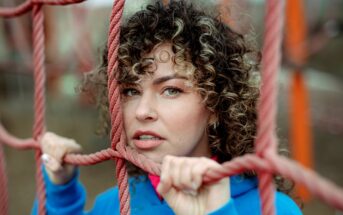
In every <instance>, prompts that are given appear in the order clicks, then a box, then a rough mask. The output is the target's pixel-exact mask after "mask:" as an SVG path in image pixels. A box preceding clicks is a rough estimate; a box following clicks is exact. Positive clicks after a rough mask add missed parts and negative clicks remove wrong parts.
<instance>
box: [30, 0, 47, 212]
mask: <svg viewBox="0 0 343 215" xmlns="http://www.w3.org/2000/svg"><path fill="white" fill-rule="evenodd" d="M32 14H33V62H34V82H35V89H34V111H35V119H34V127H33V138H34V139H35V140H37V139H38V138H39V135H41V134H42V133H43V131H44V128H45V124H44V123H45V119H44V117H45V88H44V87H45V68H44V60H45V56H44V26H43V25H44V14H43V10H42V4H35V5H34V6H33V10H32ZM40 156H41V150H40V149H38V150H36V154H35V159H36V183H37V185H36V186H37V188H36V190H37V191H36V192H37V195H38V196H37V197H38V203H39V208H38V213H39V215H44V214H45V187H44V181H43V175H42V170H41V160H40Z"/></svg>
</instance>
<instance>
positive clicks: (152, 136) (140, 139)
mask: <svg viewBox="0 0 343 215" xmlns="http://www.w3.org/2000/svg"><path fill="white" fill-rule="evenodd" d="M164 140H165V139H164V138H163V137H161V136H160V135H159V134H156V133H155V132H152V131H136V132H135V134H134V135H133V143H134V145H135V146H136V147H137V148H138V149H143V150H148V149H152V148H155V147H157V146H159V145H161V144H162V143H163V141H164Z"/></svg>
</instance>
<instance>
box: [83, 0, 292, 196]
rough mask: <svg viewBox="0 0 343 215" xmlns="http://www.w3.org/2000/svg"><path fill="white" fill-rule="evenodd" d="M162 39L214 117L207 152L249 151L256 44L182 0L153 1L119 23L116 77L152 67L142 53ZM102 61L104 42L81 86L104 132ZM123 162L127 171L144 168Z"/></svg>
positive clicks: (282, 185)
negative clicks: (91, 94)
mask: <svg viewBox="0 0 343 215" xmlns="http://www.w3.org/2000/svg"><path fill="white" fill-rule="evenodd" d="M163 43H169V44H171V46H172V50H173V52H174V58H173V61H174V65H175V70H176V72H183V73H186V75H188V77H189V79H190V81H191V82H192V84H193V86H194V87H195V89H196V90H197V91H198V92H199V93H200V95H201V96H202V98H203V101H204V102H205V104H206V106H207V108H208V109H209V110H211V111H212V112H213V113H215V114H216V122H213V123H212V124H210V125H209V126H208V133H209V143H210V148H211V151H212V154H213V155H216V156H217V157H218V161H219V162H220V163H222V162H225V161H230V160H231V159H233V158H235V157H238V156H241V155H244V154H246V153H252V152H253V151H254V140H255V135H256V121H257V110H256V104H257V100H258V97H259V73H258V66H259V63H260V58H261V55H260V53H259V52H258V51H257V50H256V49H255V46H254V45H252V43H250V41H249V40H247V38H246V37H244V36H243V35H241V34H239V33H237V32H234V31H233V30H232V29H231V28H230V27H229V26H227V25H226V24H224V23H223V22H222V21H221V20H220V17H219V16H217V17H215V16H211V15H209V14H207V13H206V12H204V10H197V9H196V7H195V6H194V5H192V4H188V3H185V2H184V1H182V0H178V1H172V2H171V3H170V4H169V5H167V6H164V5H163V4H162V3H161V2H160V1H157V2H155V3H154V4H149V5H148V6H147V7H146V9H143V10H141V11H138V12H137V13H135V14H134V15H132V16H131V17H129V18H128V19H127V20H125V21H124V22H123V24H122V26H121V34H120V46H119V55H118V58H119V59H118V60H119V67H118V71H117V73H116V77H117V80H118V83H119V84H124V83H132V82H137V81H139V80H140V78H141V77H142V76H144V75H145V74H146V73H149V72H151V70H148V69H147V67H148V66H149V64H146V63H145V62H142V57H143V56H144V55H146V54H148V53H150V52H151V51H153V49H154V48H155V47H156V46H158V45H160V44H163ZM107 65H108V59H107V48H105V49H104V52H103V57H102V63H101V65H100V67H99V68H98V69H97V70H95V71H93V72H91V73H89V74H87V75H86V76H85V79H84V84H83V87H82V89H83V90H84V91H88V92H95V94H94V95H95V96H96V100H97V104H98V108H99V109H100V122H101V124H100V125H101V127H100V129H99V133H100V134H108V132H109V128H110V122H109V115H108V114H109V113H108V96H107ZM185 68H187V69H185ZM189 68H190V69H189ZM113 72H114V71H113ZM128 164H129V166H130V167H131V168H130V172H129V173H131V175H137V174H142V173H143V172H142V171H141V170H139V169H137V168H135V167H133V168H132V166H131V165H130V163H128ZM245 175H247V176H252V175H255V174H254V172H247V173H245ZM275 182H276V184H277V187H278V190H281V191H283V192H285V193H288V194H289V193H290V192H291V190H292V188H293V183H292V182H290V181H288V180H285V179H284V178H282V177H280V176H276V177H275Z"/></svg>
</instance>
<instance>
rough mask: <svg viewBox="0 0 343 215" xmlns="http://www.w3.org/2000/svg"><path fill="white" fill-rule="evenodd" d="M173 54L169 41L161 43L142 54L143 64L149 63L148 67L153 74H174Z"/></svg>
mask: <svg viewBox="0 0 343 215" xmlns="http://www.w3.org/2000/svg"><path fill="white" fill-rule="evenodd" d="M174 57H175V54H174V52H173V50H172V46H171V44H170V43H162V44H159V45H157V46H156V47H154V49H153V50H152V51H151V52H150V53H148V54H145V55H143V57H142V62H143V64H149V67H150V68H149V69H150V70H151V71H152V73H151V74H152V75H153V76H163V75H171V74H175V73H176V71H175V59H174Z"/></svg>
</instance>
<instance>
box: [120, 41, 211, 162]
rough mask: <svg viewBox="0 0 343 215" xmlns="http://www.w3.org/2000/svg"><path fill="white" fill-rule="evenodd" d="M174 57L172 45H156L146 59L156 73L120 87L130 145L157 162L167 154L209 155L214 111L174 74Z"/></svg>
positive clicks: (184, 79)
mask: <svg viewBox="0 0 343 215" xmlns="http://www.w3.org/2000/svg"><path fill="white" fill-rule="evenodd" d="M156 56H157V57H156ZM173 56H174V54H173V52H172V50H171V45H170V44H162V45H160V46H157V47H156V48H155V49H154V50H153V51H152V52H151V53H149V54H148V55H147V56H144V58H143V59H145V58H146V59H150V60H154V63H153V64H154V70H153V71H154V72H153V73H152V74H150V75H145V76H144V77H143V78H142V79H141V81H139V83H138V84H123V85H122V86H121V97H122V110H123V116H124V128H125V131H126V137H127V141H128V144H129V146H131V147H132V148H134V149H136V150H137V151H138V152H139V153H141V154H144V155H145V156H147V157H148V158H150V159H152V160H154V161H155V162H161V161H162V159H163V157H164V156H165V155H174V156H190V157H192V156H206V157H209V156H210V149H209V144H208V134H207V132H206V128H207V126H208V122H209V118H210V116H211V112H210V111H209V110H208V109H207V108H206V107H205V104H204V103H203V102H202V98H201V96H200V95H199V94H198V93H197V92H196V91H195V89H193V88H192V87H191V86H190V85H189V80H188V79H187V78H186V76H183V75H182V72H178V73H176V72H175V69H174V63H173V61H172V59H171V58H172V57H173Z"/></svg>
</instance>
